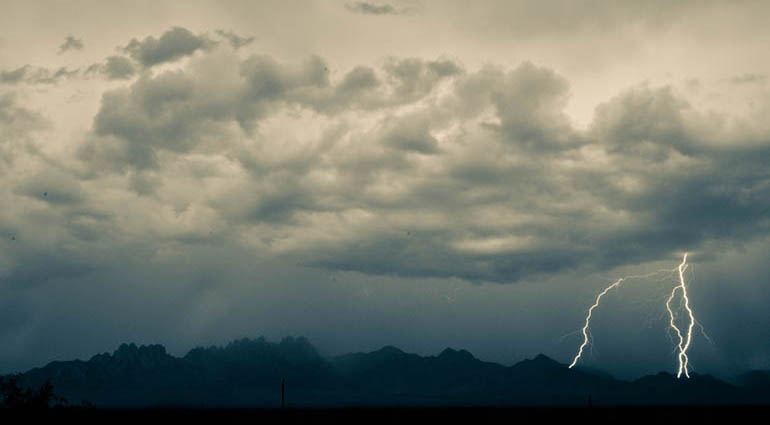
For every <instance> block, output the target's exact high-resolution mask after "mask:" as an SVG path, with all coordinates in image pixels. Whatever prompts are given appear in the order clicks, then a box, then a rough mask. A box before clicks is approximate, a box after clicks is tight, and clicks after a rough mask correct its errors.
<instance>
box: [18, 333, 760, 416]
mask: <svg viewBox="0 0 770 425" xmlns="http://www.w3.org/2000/svg"><path fill="white" fill-rule="evenodd" d="M13 376H15V377H16V379H17V380H18V381H19V382H20V383H21V384H23V385H28V386H33V387H34V386H40V385H41V384H43V383H44V382H46V381H48V380H50V381H51V383H52V384H53V385H54V388H55V389H56V391H57V394H59V395H61V396H63V397H65V398H67V399H68V400H70V402H72V403H80V402H84V401H87V402H89V403H92V404H93V405H96V406H105V407H148V406H196V407H199V406H212V407H237V406H242V407H250V406H253V407H272V406H278V405H279V403H280V395H279V386H280V382H281V380H282V379H285V380H286V382H287V386H288V390H287V394H288V396H287V398H288V400H289V403H290V405H294V406H307V407H319V406H322V407H338V406H516V405H534V406H537V405H582V404H585V403H586V401H587V399H588V398H589V397H590V398H591V399H592V401H593V403H595V404H605V405H681V404H688V405H689V404H723V405H728V404H770V372H767V371H754V372H751V373H750V374H746V376H745V378H743V379H742V380H739V382H740V384H730V383H727V382H725V381H722V380H719V379H717V378H714V377H712V376H710V375H699V374H692V376H693V377H692V379H677V378H676V377H674V376H673V375H671V374H668V373H665V372H661V373H658V374H653V375H647V376H644V377H641V378H639V379H636V380H633V381H624V380H619V379H616V378H614V377H612V376H610V375H608V374H606V373H597V372H594V371H591V370H590V369H580V368H575V369H569V368H568V367H567V365H566V364H563V363H560V362H557V361H556V360H554V359H551V358H550V357H548V356H546V355H544V354H539V355H537V356H535V357H534V358H532V359H526V360H523V361H520V362H518V363H516V364H513V365H511V366H504V365H501V364H498V363H493V362H486V361H483V360H480V359H478V358H476V357H475V356H473V354H472V353H470V352H469V351H467V350H463V349H460V350H457V349H454V348H446V349H444V350H442V351H441V352H440V353H439V354H437V355H434V356H421V355H418V354H413V353H407V352H404V351H402V350H401V349H399V348H397V347H394V346H390V345H386V346H383V347H382V348H380V349H378V350H375V351H371V352H357V353H349V354H343V355H339V356H331V357H324V356H322V355H321V354H320V353H319V352H318V350H317V349H316V348H315V347H314V346H313V345H312V344H311V343H310V341H309V340H307V339H306V338H304V337H286V338H283V339H281V340H280V341H279V342H269V341H267V340H266V339H265V338H264V337H259V338H256V339H248V338H242V339H238V340H234V341H231V342H230V343H228V344H226V345H224V346H209V347H196V348H193V349H191V350H189V351H188V352H187V353H186V354H184V355H183V356H180V357H175V356H173V355H170V354H169V353H168V352H167V351H166V349H165V347H163V346H162V345H159V344H151V345H136V344H133V343H130V344H121V345H120V346H119V347H118V348H117V349H116V350H114V351H113V352H112V353H108V352H105V353H101V354H96V355H94V356H92V357H91V358H89V359H88V360H85V361H84V360H71V361H54V362H50V363H48V364H47V365H45V366H43V367H39V368H33V369H30V370H28V371H26V372H23V373H20V374H16V375H13Z"/></svg>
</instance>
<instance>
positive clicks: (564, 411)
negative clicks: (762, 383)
mask: <svg viewBox="0 0 770 425" xmlns="http://www.w3.org/2000/svg"><path fill="white" fill-rule="evenodd" d="M768 414H770V406H736V407H592V408H588V407H584V408H575V407H563V408H560V407H548V408H545V407H543V408H539V407H538V408H527V407H522V408H425V409H422V408H350V409H292V408H287V409H284V410H280V409H170V408H156V409H86V408H56V409H49V410H46V411H24V410H16V411H14V410H0V422H2V423H24V422H29V421H30V420H45V421H46V422H45V423H52V424H55V423H57V422H60V423H70V422H71V421H72V422H71V423H78V424H83V423H99V424H115V423H119V424H124V423H125V424H127V423H133V424H142V425H145V424H147V423H166V424H168V423H177V424H184V423H190V422H194V423H212V424H222V423H237V424H257V423H260V424H264V423H276V424H285V423H302V424H315V423H335V424H366V425H368V424H372V423H390V424H402V423H421V424H444V423H468V424H474V425H475V424H506V425H514V424H540V423H544V422H543V421H548V422H551V421H559V422H557V423H565V424H568V423H614V424H617V425H625V424H628V423H646V424H651V425H653V424H655V425H657V424H675V423H682V424H686V423H697V424H712V423H713V424H722V423H727V424H732V423H742V422H744V421H745V422H748V421H750V420H751V421H752V422H753V421H756V420H757V419H758V418H767V417H768ZM8 420H12V421H13V422H11V421H8ZM65 421H66V422H65Z"/></svg>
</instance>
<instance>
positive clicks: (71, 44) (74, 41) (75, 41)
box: [59, 35, 83, 53]
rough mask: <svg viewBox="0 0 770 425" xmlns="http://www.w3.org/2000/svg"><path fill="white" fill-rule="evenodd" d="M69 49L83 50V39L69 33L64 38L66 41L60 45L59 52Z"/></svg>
mask: <svg viewBox="0 0 770 425" xmlns="http://www.w3.org/2000/svg"><path fill="white" fill-rule="evenodd" d="M69 50H83V40H81V39H79V38H75V37H73V36H71V35H68V36H67V38H66V39H65V40H64V43H62V44H61V46H59V53H64V52H66V51H69Z"/></svg>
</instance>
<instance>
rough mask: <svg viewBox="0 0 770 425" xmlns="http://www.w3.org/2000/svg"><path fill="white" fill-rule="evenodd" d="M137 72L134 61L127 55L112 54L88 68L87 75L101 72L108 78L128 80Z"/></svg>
mask: <svg viewBox="0 0 770 425" xmlns="http://www.w3.org/2000/svg"><path fill="white" fill-rule="evenodd" d="M136 73H137V70H136V67H135V66H134V63H133V62H131V60H130V59H128V58H127V57H125V56H110V57H108V58H107V59H106V60H105V61H104V63H95V64H93V65H91V66H89V67H88V69H86V71H85V74H86V75H92V74H100V75H103V76H104V77H105V78H107V79H108V80H127V79H129V78H132V77H133V76H135V75H136Z"/></svg>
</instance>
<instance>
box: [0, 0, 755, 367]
mask: <svg viewBox="0 0 770 425" xmlns="http://www.w3.org/2000/svg"><path fill="white" fill-rule="evenodd" d="M199 6H200V8H198V9H195V8H190V7H189V6H188V5H186V4H184V3H179V4H176V3H173V2H172V3H166V4H161V5H158V6H157V9H153V10H154V13H151V14H148V13H146V12H141V11H139V10H135V9H136V8H134V7H123V6H121V5H117V4H115V5H111V6H109V7H108V6H105V5H96V4H95V5H94V9H93V10H92V11H91V12H89V13H93V15H94V16H101V17H103V18H105V19H106V17H108V16H111V17H113V19H114V16H121V17H124V19H125V22H126V25H125V26H123V25H111V24H104V25H102V24H98V25H97V22H109V21H100V20H93V24H92V26H89V25H83V26H82V28H78V32H77V34H78V36H79V37H80V36H82V37H83V39H85V40H87V41H88V49H83V50H82V51H79V52H78V53H77V54H76V55H74V54H73V55H69V54H68V55H57V54H55V52H51V51H50V50H51V46H56V45H58V43H61V40H62V39H63V37H66V33H63V34H62V33H61V32H60V29H59V28H58V27H57V28H56V29H55V31H54V28H51V29H46V31H43V32H42V33H41V35H39V36H34V37H33V36H32V35H31V34H30V35H29V36H28V37H27V38H28V39H26V38H25V40H26V41H25V42H26V44H24V45H23V46H22V44H23V43H19V42H18V38H14V37H15V36H14V37H12V36H11V35H12V34H11V32H9V33H8V34H0V35H2V36H3V38H4V39H6V40H7V42H6V44H5V46H4V47H2V50H0V63H2V66H0V68H1V69H2V70H1V71H0V177H2V178H0V205H2V206H3V208H0V238H1V239H0V287H1V288H2V289H3V291H5V292H4V293H5V294H6V295H7V296H5V297H0V305H1V306H2V308H0V315H2V318H3V320H0V338H4V339H3V341H8V344H7V347H8V348H7V350H6V351H4V352H3V353H0V368H5V369H8V370H11V369H13V368H17V367H22V366H24V367H27V366H33V365H32V364H29V362H30V361H31V360H27V359H29V358H31V357H29V356H30V353H33V352H34V353H37V354H36V355H37V357H34V359H35V361H40V362H42V361H48V360H50V359H51V358H53V357H59V358H61V357H64V356H81V355H90V354H92V353H93V352H96V351H99V350H101V351H104V350H108V349H110V348H111V346H110V345H109V344H117V343H120V342H125V340H126V339H134V340H136V341H137V342H166V341H169V342H168V344H169V345H170V348H171V351H172V352H174V350H177V351H178V350H182V349H187V348H190V347H189V346H190V345H194V344H204V343H214V342H217V343H220V342H224V341H223V340H222V339H223V338H230V337H243V336H255V335H257V334H265V335H266V336H267V337H269V338H275V337H281V336H284V335H285V334H305V335H307V336H310V337H311V339H312V340H313V341H314V342H318V345H319V346H320V347H321V348H322V349H323V350H325V351H326V352H330V353H338V352H341V351H350V350H358V349H375V348H378V347H379V346H381V345H384V344H394V345H398V346H401V347H402V348H404V349H407V350H410V349H411V350H413V351H418V352H423V353H425V352H427V353H432V352H433V351H431V350H438V349H441V348H443V347H444V346H447V345H453V346H455V347H457V348H468V349H470V350H471V351H473V352H474V353H475V354H477V355H479V356H481V357H482V358H485V359H487V358H488V359H491V360H496V361H502V362H507V363H510V362H511V361H512V360H514V359H520V358H521V357H523V356H525V355H533V354H537V353H538V352H540V351H545V352H546V353H547V354H550V355H554V356H555V357H557V358H559V359H561V360H565V359H567V357H568V356H569V355H571V354H570V353H572V350H573V348H574V347H573V345H574V344H572V343H573V342H574V341H573V340H572V339H570V338H571V336H569V335H570V334H569V332H571V331H573V330H574V329H575V328H576V324H577V323H578V322H579V320H580V319H581V318H582V315H583V314H584V312H585V307H586V306H587V305H588V303H589V302H590V301H591V299H592V297H593V296H594V295H595V291H596V289H597V288H598V286H601V285H602V284H604V282H605V281H606V280H608V279H610V278H612V277H615V276H618V275H622V274H624V273H627V272H628V271H639V270H644V271H647V270H649V269H651V268H654V269H655V270H657V269H659V268H667V267H670V266H671V264H676V262H677V261H679V260H680V258H681V257H680V256H681V254H682V253H683V252H690V253H691V258H692V261H693V264H697V267H698V269H697V273H696V275H695V276H697V280H696V282H697V285H701V282H702V286H698V287H697V288H698V289H697V290H695V287H694V290H693V302H694V303H695V304H696V305H697V306H698V308H699V312H702V313H701V314H702V316H699V317H702V319H701V320H702V321H703V323H704V326H706V328H708V329H714V332H713V334H712V337H713V338H714V340H715V341H720V338H721V340H722V341H729V342H730V343H729V344H723V345H719V344H717V345H716V346H715V347H714V348H708V349H706V348H700V347H702V346H701V345H698V347H699V348H694V351H693V359H694V363H697V364H698V365H700V364H703V365H705V366H704V368H705V369H706V370H710V369H709V368H711V369H713V370H717V371H733V370H738V369H745V368H748V367H765V366H763V365H768V364H770V363H768V361H770V360H768V359H770V357H768V356H770V351H768V347H766V344H765V346H761V344H760V345H756V344H752V343H751V341H752V340H753V338H752V337H751V335H749V334H748V331H745V332H743V331H741V332H737V331H735V327H734V326H732V327H731V326H728V324H727V323H726V322H725V321H724V320H721V319H720V318H721V317H723V316H724V315H729V314H728V313H727V312H726V311H727V310H729V309H730V308H735V309H736V310H735V311H738V310H740V308H739V307H740V306H744V305H745V306H747V307H746V310H745V311H740V317H743V318H745V320H753V321H754V322H755V323H756V327H757V329H758V331H766V330H767V329H770V328H769V326H770V322H768V321H767V320H766V318H765V317H763V316H762V317H760V316H761V312H762V311H764V310H763V308H764V304H762V302H760V301H761V300H765V301H766V298H767V297H766V295H764V294H765V293H766V291H765V292H763V289H765V287H766V285H767V282H766V278H765V277H764V276H765V275H766V273H765V270H764V269H763V268H762V265H763V264H765V263H766V261H765V260H766V257H767V255H766V253H767V243H768V240H770V239H769V238H770V170H769V169H768V167H767V165H766V164H768V163H770V125H768V120H767V114H768V113H770V101H768V99H770V92H768V87H767V84H766V79H765V77H764V76H765V75H769V74H768V73H770V66H769V65H768V64H767V63H765V62H767V61H766V60H764V59H763V58H764V57H765V56H763V55H761V54H759V53H758V52H764V50H763V49H764V48H765V47H766V41H767V40H766V36H765V35H764V34H766V31H764V30H763V29H764V25H765V21H766V20H765V19H764V17H767V16H769V15H770V12H768V10H766V9H768V8H766V7H764V6H760V5H757V4H749V3H745V4H744V3H735V4H732V3H731V4H722V3H716V2H713V3H712V2H696V3H690V2H677V3H676V4H670V2H663V3H654V4H652V5H650V4H645V5H639V4H637V3H635V2H618V3H613V4H612V5H606V4H603V3H602V5H601V6H600V5H597V4H596V3H594V2H583V3H580V2H579V4H576V3H574V2H554V3H549V4H547V5H540V4H538V5H535V4H533V3H531V2H500V3H494V2H489V3H484V4H482V5H479V6H478V7H474V8H472V9H468V8H467V7H465V6H467V5H465V4H463V3H454V2H430V1H428V2H421V3H419V4H417V3H412V2H408V3H397V4H396V3H394V4H392V5H391V4H384V3H383V4H374V3H365V2H358V3H355V2H336V3H334V2H307V3H305V4H304V5H303V7H302V9H303V10H298V9H297V6H296V5H292V4H284V3H273V4H270V5H267V4H249V5H248V7H246V6H244V7H241V6H240V5H239V4H236V3H233V4H230V5H229V6H227V7H225V6H222V5H218V4H214V3H210V4H209V3H206V2H202V3H201V4H200V5H199ZM402 6H403V7H402ZM25 7H31V9H30V12H29V13H30V14H31V15H30V16H33V15H32V13H33V12H34V13H37V12H39V10H38V9H39V8H40V7H42V6H40V7H32V6H23V5H21V3H20V4H19V6H18V7H17V9H18V10H26V9H24V8H25ZM413 7H415V8H416V7H419V11H420V13H419V14H408V16H399V17H394V16H391V17H388V16H389V15H397V14H402V13H403V11H405V10H412V9H409V8H413ZM105 8H106V9H105ZM113 9H114V10H113ZM192 9H195V10H192ZM118 12H119V13H118ZM311 12H312V13H311ZM718 12H719V13H718ZM721 12H725V13H721ZM727 12H731V13H733V14H730V13H727ZM19 13H21V12H19ZM62 13H64V12H62ZM150 15H152V16H150ZM362 15H366V16H362ZM24 16H26V15H24ZM68 16H70V19H74V17H73V16H72V15H68ZM169 16H173V17H175V21H174V22H169V21H168V17H169ZM719 16H733V17H734V21H733V20H731V21H730V22H723V21H721V19H722V18H719ZM176 17H179V18H178V20H177V19H176ZM319 17H321V18H319ZM685 18H686V19H685ZM760 18H762V19H760ZM3 19H4V18H3V17H0V23H4V24H6V25H7V27H8V28H11V29H14V28H15V29H16V30H18V29H19V27H18V26H13V25H14V22H12V21H11V20H8V19H7V18H5V20H3ZM29 19H31V18H29ZM89 19H90V15H89ZM720 23H721V24H724V25H725V28H729V29H730V31H725V33H724V34H722V33H720V34H719V35H717V34H714V33H713V31H711V29H713V28H722V27H720V26H719V25H717V24H720ZM223 28H226V29H223ZM296 28H302V30H301V31H298V30H297V29H296ZM9 31H11V30H9ZM17 32H18V31H17ZM251 34H253V36H252V35H251ZM35 37H40V38H39V39H38V38H35ZM739 41H740V42H739ZM65 44H66V42H65ZM25 46H26V47H25ZM36 46H43V47H41V48H40V51H43V49H44V48H45V49H47V50H45V52H47V53H45V54H46V55H49V57H45V56H44V55H43V54H42V53H40V51H38V50H36V49H37V47H36ZM46 46H47V47H46ZM706 46H707V47H706ZM736 46H738V47H736ZM72 48H75V47H72ZM68 49H69V48H68ZM714 52H717V53H719V54H721V55H722V56H723V57H724V58H725V60H723V61H718V63H715V61H714V60H713V58H714V57H715V56H717V53H714ZM81 70H83V71H81ZM731 276H736V277H731ZM597 285H598V286H597ZM660 287H661V286H660V285H658V286H655V283H654V282H652V283H651V284H650V285H646V286H644V285H640V286H639V287H634V288H633V289H632V290H633V291H649V294H648V295H650V294H651V296H652V297H653V298H654V297H656V296H657V297H658V298H660V293H658V292H660V291H659V289H660ZM655 291H658V292H655ZM653 292H654V293H653ZM655 299H656V300H657V298H655ZM722 299H724V300H725V304H721V303H720V300H722ZM52 300H56V302H54V301H52ZM616 302H617V303H618V304H617V305H618V307H617V308H615V307H608V310H606V314H607V316H605V319H606V318H607V317H611V318H612V319H617V318H618V317H620V316H619V315H620V313H619V312H620V310H623V309H626V310H633V309H632V308H629V304H631V302H630V301H628V300H624V299H620V298H619V299H618V300H617V301H616ZM623 302H627V304H623ZM656 302H657V301H656ZM635 305H636V304H635ZM730 306H733V307H730ZM658 307H660V305H658V304H656V305H655V308H658ZM83 312H87V313H83ZM544 312H547V313H548V314H545V313H544ZM636 313H638V314H636V315H635V316H633V320H632V319H629V321H628V322H627V323H626V322H622V320H621V321H620V322H622V323H624V324H623V326H624V327H623V328H622V329H619V328H618V329H615V328H611V329H610V327H609V326H607V328H605V329H602V328H601V327H600V328H597V330H596V332H597V334H598V333H599V332H606V333H605V335H611V336H613V337H614V338H615V340H616V341H617V340H618V338H620V339H622V338H631V336H629V335H632V334H633V335H640V336H639V338H640V339H639V340H638V341H637V340H634V341H635V343H637V342H638V343H639V345H635V347H642V346H643V347H646V348H644V349H643V350H638V351H636V352H635V354H634V355H635V356H637V355H638V356H639V362H640V363H639V364H641V365H643V366H639V367H638V368H635V367H628V368H627V369H623V367H618V369H622V370H620V372H628V374H629V375H634V374H635V373H637V372H640V371H642V369H643V370H644V371H646V372H649V371H657V370H659V369H660V368H662V367H663V366H661V364H660V363H655V362H657V361H658V360H654V359H658V358H659V356H668V355H670V353H669V352H668V351H667V350H668V348H669V346H668V345H666V344H667V342H666V341H665V331H660V332H659V333H656V334H654V335H652V334H650V333H648V332H647V330H640V329H637V326H638V323H641V322H644V321H645V320H649V321H651V322H655V320H657V319H655V318H652V319H648V317H647V316H654V315H655V314H657V313H660V311H658V310H654V311H653V312H652V313H649V312H647V311H644V312H639V311H636ZM603 314H604V313H603ZM614 314H615V315H614ZM645 315H647V316H645ZM277 318H280V319H281V320H278V319H277ZM320 318H323V319H324V320H321V319H320ZM93 322H96V324H93ZM88 323H91V324H90V325H89V324H88ZM327 323H328V324H327ZM656 323H657V322H656ZM87 326H92V328H89V329H91V330H92V331H93V332H82V331H81V328H82V327H87ZM599 326H601V325H599ZM619 326H620V325H619ZM661 326H662V327H661V328H660V329H664V328H665V324H663V325H661ZM540 327H542V330H540V329H541V328H540ZM631 327H634V328H633V329H634V332H625V333H624V332H621V331H623V330H625V331H627V330H628V329H630V328H631ZM533 328H538V331H537V332H535V331H533V330H532V329H533ZM645 329H646V328H645ZM655 329H658V328H655ZM637 331H638V332H637ZM565 334H568V336H567V337H562V335H565ZM51 338H53V339H54V340H56V341H59V339H66V338H72V339H73V341H76V343H68V342H66V341H59V342H60V344H59V343H57V344H55V345H56V346H57V347H63V348H61V349H60V350H59V351H56V353H53V354H50V355H49V354H48V353H49V352H48V351H46V349H44V348H45V347H50V345H51V343H50V339H51ZM57 338H59V339H57ZM565 340H566V341H567V342H563V341H565ZM598 340H599V338H597V341H598ZM554 341H556V342H554ZM650 341H652V342H653V343H648V342H650ZM105 344H107V346H105ZM41 347H43V348H41ZM655 347H658V348H659V349H658V348H655ZM625 348H628V347H627V346H626V347H625ZM601 350H604V351H603V353H604V355H606V356H609V357H611V358H613V359H621V358H623V357H622V356H624V354H623V353H622V352H621V350H620V349H619V348H612V347H610V346H600V345H597V351H601ZM698 350H702V351H698ZM708 350H711V351H708ZM40 353H43V354H40ZM44 354H45V355H44ZM612 356H615V357H612ZM616 363H618V364H620V363H622V362H616Z"/></svg>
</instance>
